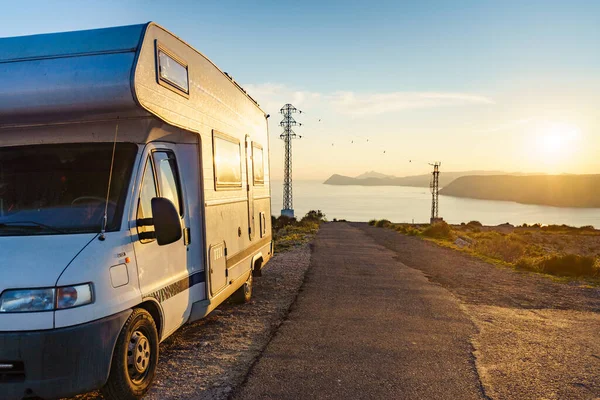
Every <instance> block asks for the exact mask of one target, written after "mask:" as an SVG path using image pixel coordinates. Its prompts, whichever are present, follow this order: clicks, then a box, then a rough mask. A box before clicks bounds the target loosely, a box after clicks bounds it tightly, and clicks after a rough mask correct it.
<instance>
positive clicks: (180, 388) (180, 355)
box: [73, 245, 310, 400]
mask: <svg viewBox="0 0 600 400" xmlns="http://www.w3.org/2000/svg"><path fill="white" fill-rule="evenodd" d="M309 264H310V249H309V246H308V245H304V246H302V247H298V248H295V249H293V250H290V251H287V252H284V253H280V254H276V255H275V257H273V259H272V260H271V261H270V262H269V263H268V264H267V265H266V266H265V269H264V271H263V276H262V277H261V278H256V279H254V292H253V297H252V301H251V302H250V303H248V304H244V305H233V304H228V303H226V304H223V305H221V306H219V307H218V308H217V309H216V310H214V311H213V312H212V313H211V314H210V315H209V316H208V317H206V318H204V319H202V320H200V321H197V322H195V323H193V324H190V325H186V326H184V327H182V328H181V329H180V330H179V331H177V332H176V333H174V334H173V335H172V336H171V337H169V338H168V339H167V340H166V341H164V342H163V343H162V344H161V345H160V362H159V365H158V370H157V374H156V380H155V382H154V385H153V387H152V389H151V390H150V392H149V393H148V394H147V395H146V397H145V398H146V399H156V400H159V399H160V400H165V399H226V398H227V397H228V396H229V395H230V394H231V393H232V392H233V391H234V390H235V389H236V388H237V386H239V385H240V384H241V383H242V382H243V380H244V379H245V377H246V374H247V372H248V370H249V368H250V367H251V365H252V364H253V363H254V361H255V360H256V359H257V357H258V356H259V355H260V353H261V352H262V350H263V349H264V348H265V346H266V345H267V344H268V342H269V340H270V339H271V336H272V334H273V333H274V331H275V330H276V329H277V327H278V326H279V325H280V324H281V321H282V320H283V319H284V317H285V316H286V315H287V312H288V310H289V308H290V306H291V304H292V303H293V301H294V299H295V298H296V295H297V293H298V290H299V289H300V286H301V285H302V282H303V280H304V274H305V273H306V270H307V269H308V267H309ZM73 399H78V400H84V399H85V400H92V399H102V396H101V395H100V394H99V393H98V392H92V393H87V394H83V395H79V396H76V397H74V398H73Z"/></svg>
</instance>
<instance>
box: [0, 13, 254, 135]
mask: <svg viewBox="0 0 600 400" xmlns="http://www.w3.org/2000/svg"><path fill="white" fill-rule="evenodd" d="M157 28H158V29H159V30H160V31H161V32H164V34H163V35H167V36H165V37H168V38H170V39H169V40H172V41H174V42H173V43H175V42H176V43H181V45H182V46H184V47H182V49H186V50H185V52H187V53H188V55H189V56H190V57H191V58H194V57H196V56H194V57H192V56H191V55H190V54H197V55H198V56H199V57H201V58H202V59H204V60H206V61H208V63H209V64H206V63H204V64H203V65H204V67H203V68H210V69H213V68H214V71H215V72H216V71H218V72H217V75H216V76H218V75H219V74H220V75H221V76H222V77H223V79H221V78H216V77H215V75H211V76H212V77H213V78H211V79H217V80H218V82H219V85H223V82H225V81H224V79H225V77H226V79H227V81H229V82H230V84H231V86H232V88H233V87H235V88H236V89H233V91H235V92H237V91H239V92H238V93H242V94H243V96H244V97H245V98H246V99H248V100H249V101H250V102H251V103H252V104H253V105H254V106H255V107H257V108H258V109H259V110H260V107H259V105H258V103H256V101H255V100H254V99H252V97H250V95H249V94H248V93H246V91H245V90H244V89H243V88H242V87H240V86H239V84H237V82H235V80H233V78H231V77H230V76H229V75H227V74H225V73H223V72H222V71H221V70H220V69H219V68H218V67H217V66H216V65H215V64H214V63H212V62H211V61H210V60H209V59H208V58H206V57H205V56H204V55H202V54H201V53H200V52H198V51H197V50H195V49H194V48H193V47H191V46H190V45H188V44H187V43H185V42H184V41H183V40H181V39H180V38H177V37H176V36H175V35H173V34H171V33H169V32H168V31H166V30H165V29H164V28H161V27H160V26H158V25H156V24H154V23H152V22H149V23H146V24H140V25H131V26H121V27H114V28H102V29H93V30H85V31H74V32H62V33H51V34H41V35H32V36H21V37H11V38H0V127H6V126H14V125H23V124H37V123H49V122H65V121H77V120H82V119H88V120H89V119H90V118H115V117H121V118H123V117H139V116H149V115H151V114H155V115H157V116H158V117H160V118H163V119H165V121H167V122H170V123H174V124H175V125H179V126H181V127H184V128H189V127H188V126H186V125H185V124H179V123H177V122H174V121H171V120H169V118H166V117H165V115H161V114H160V113H158V112H157V111H156V110H152V111H151V110H149V109H148V107H147V106H146V105H142V104H141V99H140V98H139V97H138V96H139V94H138V93H137V89H138V88H139V86H138V85H146V84H148V82H137V78H136V79H135V81H134V75H135V74H136V70H137V69H140V68H141V69H144V70H150V69H152V70H154V69H155V65H154V62H149V60H148V59H145V61H144V64H143V65H142V66H141V67H139V68H138V57H139V54H140V51H141V49H142V48H143V47H144V46H146V48H147V47H148V45H149V44H150V43H148V44H147V45H144V43H145V41H148V42H150V41H152V46H154V39H153V38H150V37H146V36H148V35H149V34H148V32H149V31H150V30H152V31H153V32H156V29H157ZM178 46H179V45H178ZM187 49H189V50H187ZM190 50H191V51H193V53H190ZM194 59H196V58H194ZM196 60H197V59H196ZM192 65H193V63H192ZM209 65H210V67H208V66H209ZM135 76H137V75H135ZM144 76H147V75H144ZM144 79H146V78H144ZM191 79H192V78H191V77H190V80H191ZM190 83H192V82H190ZM204 83H205V82H199V83H198V82H197V83H196V87H197V88H200V87H201V85H202V84H204ZM198 85H200V86H198ZM194 90H196V91H197V89H194ZM200 90H204V88H201V89H200ZM227 91H229V89H228V90H227ZM221 101H229V100H221ZM238 101H239V100H238ZM260 112H261V114H262V115H264V112H263V111H262V110H260Z"/></svg>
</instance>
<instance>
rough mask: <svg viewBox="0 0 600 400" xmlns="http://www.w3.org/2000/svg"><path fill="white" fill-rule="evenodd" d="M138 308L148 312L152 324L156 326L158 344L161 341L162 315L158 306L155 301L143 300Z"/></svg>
mask: <svg viewBox="0 0 600 400" xmlns="http://www.w3.org/2000/svg"><path fill="white" fill-rule="evenodd" d="M137 307H138V308H143V309H144V310H146V311H148V312H149V313H150V315H152V318H153V319H154V324H156V331H157V333H158V340H159V342H160V341H161V340H162V335H163V326H164V321H163V318H164V317H163V313H162V308H161V306H160V304H159V303H158V302H157V301H156V300H155V299H145V300H144V301H143V302H142V303H140V304H139V305H138V306H137Z"/></svg>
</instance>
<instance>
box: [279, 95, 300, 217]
mask: <svg viewBox="0 0 600 400" xmlns="http://www.w3.org/2000/svg"><path fill="white" fill-rule="evenodd" d="M279 112H280V113H281V114H283V120H282V121H281V122H280V123H279V125H280V126H281V127H283V133H282V134H281V135H279V138H280V139H283V141H284V143H285V160H284V178H283V208H282V210H281V215H284V216H286V217H290V218H293V217H294V202H293V199H292V139H296V138H297V137H300V138H301V137H302V136H298V135H296V134H295V133H294V131H293V130H292V127H293V126H302V124H299V123H297V122H296V120H295V119H294V118H293V117H292V114H294V113H302V111H300V110H298V109H297V108H296V107H294V106H293V105H291V104H286V105H285V106H283V107H282V108H281V110H279Z"/></svg>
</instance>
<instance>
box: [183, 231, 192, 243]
mask: <svg viewBox="0 0 600 400" xmlns="http://www.w3.org/2000/svg"><path fill="white" fill-rule="evenodd" d="M191 242H192V238H191V236H190V228H184V229H183V244H184V245H185V246H188V245H189V244H190V243H191Z"/></svg>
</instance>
